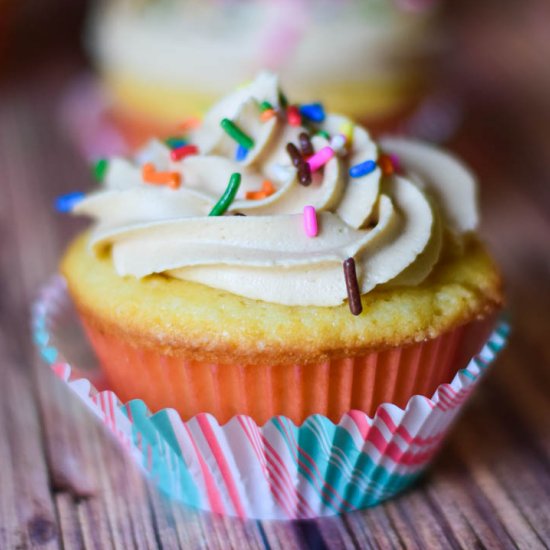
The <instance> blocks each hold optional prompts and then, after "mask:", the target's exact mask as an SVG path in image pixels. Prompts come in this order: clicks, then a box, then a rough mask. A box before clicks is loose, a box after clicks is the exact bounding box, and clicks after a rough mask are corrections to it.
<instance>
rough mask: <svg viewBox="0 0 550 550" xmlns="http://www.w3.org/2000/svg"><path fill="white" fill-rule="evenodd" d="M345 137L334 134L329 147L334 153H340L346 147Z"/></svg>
mask: <svg viewBox="0 0 550 550" xmlns="http://www.w3.org/2000/svg"><path fill="white" fill-rule="evenodd" d="M346 142H347V140H346V136H345V135H344V134H336V135H335V136H332V138H331V140H330V146H331V147H332V148H333V149H334V150H335V151H336V152H338V151H341V150H342V149H343V148H344V147H345V146H346Z"/></svg>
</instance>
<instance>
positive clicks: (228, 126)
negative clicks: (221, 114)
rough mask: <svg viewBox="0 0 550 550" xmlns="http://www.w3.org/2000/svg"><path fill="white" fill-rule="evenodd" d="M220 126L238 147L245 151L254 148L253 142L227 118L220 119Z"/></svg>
mask: <svg viewBox="0 0 550 550" xmlns="http://www.w3.org/2000/svg"><path fill="white" fill-rule="evenodd" d="M220 126H221V127H222V128H223V129H224V130H225V132H226V133H227V135H228V136H229V137H231V138H233V139H234V140H235V141H236V142H237V143H238V144H239V145H242V146H243V147H244V148H245V149H252V147H254V140H253V139H252V138H251V137H250V136H249V135H247V134H245V133H244V132H243V131H242V130H241V129H240V128H239V127H238V126H237V125H236V124H235V123H234V122H232V121H231V120H229V119H228V118H224V119H222V121H221V122H220Z"/></svg>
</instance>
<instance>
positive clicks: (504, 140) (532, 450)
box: [0, 42, 550, 549]
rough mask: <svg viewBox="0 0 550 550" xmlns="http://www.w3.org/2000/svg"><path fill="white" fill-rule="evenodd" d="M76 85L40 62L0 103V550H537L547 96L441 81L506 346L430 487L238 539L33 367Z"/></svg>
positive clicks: (58, 234) (70, 168) (504, 65)
mask: <svg viewBox="0 0 550 550" xmlns="http://www.w3.org/2000/svg"><path fill="white" fill-rule="evenodd" d="M469 43H470V44H471V42H469ZM474 53H475V52H474ZM534 57H535V59H534V60H532V59H531V61H532V62H533V63H535V64H536V63H537V62H539V61H537V60H538V57H537V56H536V55H535V56H534ZM472 59H473V57H472ZM463 61H464V60H463ZM516 61H517V60H516ZM483 63H487V65H486V66H484V65H483ZM520 65H521V64H520ZM521 66H522V65H521ZM78 67H79V66H78V64H77V63H75V62H74V60H72V59H71V58H70V57H68V56H62V57H58V58H55V59H53V60H52V59H50V60H47V61H46V62H44V63H43V64H41V65H38V66H35V68H34V69H33V70H32V71H30V72H28V73H27V74H26V75H25V76H24V77H19V78H16V79H14V80H12V81H10V82H8V83H5V84H4V85H3V87H2V88H1V89H0V191H1V193H0V274H1V279H0V280H1V286H0V322H1V332H0V357H1V362H0V549H12V548H27V547H37V548H52V549H53V548H83V547H84V548H101V549H103V548H122V549H130V548H157V547H163V548H170V549H171V548H180V547H181V548H237V549H245V548H284V549H289V548H371V547H372V548H374V547H380V548H393V547H396V548H397V547H406V548H483V547H486V548H508V547H510V548H511V547H520V548H543V547H545V546H549V545H550V460H549V458H550V334H549V328H550V325H549V320H550V313H549V312H550V133H549V131H548V128H550V109H549V108H548V107H549V105H548V102H547V101H546V99H545V95H547V93H548V90H550V87H548V88H547V89H546V94H544V93H543V92H542V91H541V90H540V86H539V85H540V78H538V79H535V80H534V81H533V84H532V85H531V86H530V85H527V84H526V85H525V86H523V85H519V84H518V82H516V81H515V80H514V79H513V78H509V80H508V82H509V83H512V84H513V85H510V86H509V87H508V88H506V89H505V90H503V88H502V83H503V82H506V75H508V77H510V75H509V74H508V71H509V63H508V60H506V59H501V58H500V57H499V56H498V55H495V56H493V57H487V58H486V59H485V60H481V62H480V64H479V65H478V66H477V72H476V70H474V69H472V66H471V64H468V63H466V62H465V63H463V64H462V68H460V67H461V65H460V63H458V64H457V67H458V69H457V71H456V72H455V73H454V77H453V76H452V75H451V78H456V79H457V82H460V86H459V87H460V88H461V89H462V92H463V97H464V101H465V102H466V103H465V106H466V111H467V113H468V116H467V120H466V122H465V126H464V129H463V131H462V132H461V135H460V136H459V137H458V138H457V140H456V143H455V144H454V146H455V148H457V149H458V150H460V151H461V152H462V153H463V154H464V155H465V156H466V157H467V158H468V159H469V160H470V162H471V163H472V164H473V165H474V167H475V168H476V170H477V171H478V173H479V174H480V175H481V183H482V185H481V187H482V193H481V194H482V201H483V219H484V224H483V232H484V234H485V236H486V238H487V240H488V242H489V243H490V246H491V248H492V250H493V252H494V254H495V255H496V257H497V258H498V259H499V261H500V263H501V265H502V266H503V269H504V271H505V274H506V278H507V283H508V297H509V309H510V312H511V318H512V324H513V329H514V330H513V335H512V337H511V342H510V345H509V348H508V350H507V351H506V352H505V353H504V354H503V356H502V357H501V359H500V360H499V361H498V363H497V365H496V366H495V368H494V370H493V371H492V373H491V374H490V375H489V376H488V377H487V378H486V379H485V380H484V382H483V384H482V387H481V389H480V391H479V392H478V393H477V394H476V396H475V397H474V398H473V399H472V401H471V403H470V404H469V405H468V407H467V409H466V411H465V413H464V415H463V416H462V418H461V420H460V421H459V422H458V424H457V425H456V428H455V429H454V431H453V433H452V435H451V437H450V438H449V440H448V442H447V444H446V445H445V447H444V449H443V451H442V452H441V454H440V455H439V457H438V459H437V461H436V464H435V465H434V467H433V468H432V469H431V471H430V474H429V475H428V476H427V477H426V478H425V479H424V480H423V481H422V482H421V483H420V484H418V485H417V486H416V487H415V488H413V489H412V490H410V491H408V492H407V493H406V494H404V495H403V496H401V497H400V498H397V499H395V500H393V501H391V502H388V503H386V504H383V505H381V506H378V507H376V508H373V509H369V510H366V511H362V512H357V513H353V514H349V515H347V516H343V517H336V518H328V519H322V520H318V521H300V522H293V523H292V522H289V523H281V522H254V521H251V522H246V523H243V522H240V521H238V520H234V519H226V518H221V517H214V516H210V515H204V514H200V513H197V512H193V511H190V510H186V509H184V508H182V507H180V506H179V505H177V504H174V503H171V502H168V501H166V500H165V499H164V498H162V497H161V496H159V494H158V492H157V491H156V489H155V488H153V487H151V486H150V485H149V484H148V483H147V481H146V480H145V479H143V477H142V476H141V474H140V473H139V472H138V471H137V469H136V468H135V467H134V466H133V465H132V464H131V463H130V462H129V461H128V459H127V458H126V457H125V456H124V455H123V454H122V453H121V451H120V449H119V448H118V446H117V445H116V444H115V443H114V441H112V440H111V438H110V437H109V436H108V434H107V433H106V432H105V430H104V429H103V428H102V427H101V426H100V425H99V424H98V423H97V422H96V421H95V420H94V419H93V418H91V416H90V414H89V413H88V412H87V411H86V410H84V409H83V407H82V406H81V404H80V403H79V402H77V400H76V398H75V397H73V396H72V395H71V394H70V393H69V391H68V390H67V389H66V388H65V387H64V386H63V385H62V383H61V382H59V381H58V380H56V379H55V378H54V376H53V375H52V374H51V373H50V372H49V371H48V369H47V368H46V367H45V366H44V365H43V364H42V363H41V362H40V361H39V360H37V359H36V357H35V352H34V350H33V346H32V344H31V341H30V335H29V330H28V326H29V304H30V302H31V301H32V299H33V297H34V296H35V293H36V291H37V289H38V287H39V285H40V284H41V283H44V282H45V281H46V279H47V278H48V276H49V275H50V274H51V273H53V272H54V271H55V270H56V263H57V260H58V258H59V256H60V254H61V252H62V250H63V247H64V245H65V243H66V242H67V240H68V238H69V237H70V236H71V235H73V234H74V233H75V232H76V231H77V230H79V229H80V228H81V223H80V222H79V221H74V220H70V219H67V218H65V217H62V216H60V215H58V214H56V213H55V212H54V210H53V208H52V201H53V199H54V198H55V197H56V196H57V195H59V194H61V193H63V192H68V191H70V190H73V189H75V188H80V187H82V186H83V184H84V183H86V184H89V185H91V178H90V175H89V171H88V168H87V167H86V166H85V164H84V162H83V160H81V159H80V157H79V156H78V154H77V152H76V150H75V149H74V148H73V147H72V145H71V143H70V142H69V140H68V139H67V137H66V136H65V134H64V133H63V131H62V129H61V128H60V127H59V124H58V121H59V118H58V102H59V94H60V93H61V92H62V91H63V89H64V87H65V86H66V84H67V82H68V81H69V80H70V78H71V77H72V76H73V75H74V74H75V72H76V71H77V70H78ZM485 69H487V70H489V74H491V75H496V76H497V77H498V78H493V79H491V78H488V77H487V73H486V72H484V71H485ZM491 71H492V72H491ZM460 75H462V76H464V75H466V76H468V77H469V78H470V80H469V81H468V82H470V85H469V86H465V85H464V80H463V79H462V78H461V77H460ZM476 75H477V78H476ZM538 76H539V77H540V75H538ZM543 80H544V79H543ZM505 92H506V93H505Z"/></svg>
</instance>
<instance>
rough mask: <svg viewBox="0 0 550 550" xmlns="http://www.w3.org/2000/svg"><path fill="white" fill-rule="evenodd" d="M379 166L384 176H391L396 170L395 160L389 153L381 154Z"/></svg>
mask: <svg viewBox="0 0 550 550" xmlns="http://www.w3.org/2000/svg"><path fill="white" fill-rule="evenodd" d="M378 166H380V169H381V170H382V174H384V176H391V175H392V174H393V173H394V172H395V168H394V166H393V162H392V160H391V158H390V157H389V156H388V155H380V156H379V157H378Z"/></svg>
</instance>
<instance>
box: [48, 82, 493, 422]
mask: <svg viewBox="0 0 550 550" xmlns="http://www.w3.org/2000/svg"><path fill="white" fill-rule="evenodd" d="M101 172H102V173H101V174H100V175H101V179H102V183H101V187H100V188H99V189H98V190H96V191H94V192H93V193H90V194H88V195H86V196H83V195H82V194H72V195H70V196H67V197H62V198H61V199H60V203H59V204H60V205H62V206H63V208H64V209H66V210H72V212H73V213H74V214H78V215H86V216H89V217H91V218H92V219H93V220H94V222H95V223H94V225H93V227H92V228H91V229H90V230H89V231H87V232H86V233H84V234H83V235H81V236H79V237H78V238H77V239H76V240H75V241H74V242H73V243H72V244H71V245H70V247H69V249H68V250H67V252H66V254H65V256H64V258H63V261H62V265H61V271H62V273H63V275H64V277H65V279H66V281H67V285H68V289H69V292H70V294H71V296H72V299H73V301H74V303H75V305H76V308H77V310H78V312H79V315H80V318H81V320H82V323H83V326H84V328H85V331H86V334H87V336H88V338H89V341H90V343H91V345H92V347H93V349H94V350H95V353H96V354H97V357H98V359H99V361H100V363H101V366H102V370H103V372H104V374H105V376H106V377H107V380H108V383H109V386H110V388H111V389H113V390H114V391H115V393H116V394H117V395H118V396H119V398H120V399H121V400H122V401H128V400H131V399H141V400H143V401H144V402H145V404H146V405H147V406H148V407H149V408H150V409H151V410H152V411H153V412H154V411H159V410H161V409H166V408H171V409H175V410H176V411H177V412H178V413H179V415H180V417H181V419H182V420H183V421H187V420H189V419H191V418H193V417H194V416H195V415H197V414H199V413H210V414H211V415H213V417H214V418H215V419H216V420H217V422H219V423H220V424H223V423H226V422H228V421H229V420H230V419H231V418H233V417H234V416H235V415H247V416H248V417H250V418H251V419H252V420H253V421H254V422H256V423H257V424H258V425H262V424H264V423H265V422H267V421H269V420H270V419H271V418H272V417H274V416H277V415H282V416H284V417H286V418H288V419H290V420H291V421H292V422H293V423H294V424H296V425H301V424H302V423H304V422H305V421H306V419H307V418H308V417H310V416H311V415H323V416H324V417H326V418H327V419H329V420H330V421H332V422H335V423H338V422H339V421H340V419H341V418H342V417H343V415H345V414H346V413H349V412H350V411H361V412H362V413H364V414H366V415H370V416H373V415H374V414H375V413H376V411H377V410H379V408H380V407H381V406H382V405H383V404H388V403H391V404H392V405H394V406H396V407H400V408H404V407H406V406H407V404H408V403H409V402H410V400H411V399H412V398H413V396H424V397H426V398H430V397H432V396H433V395H434V392H436V390H437V389H438V387H440V385H441V384H448V383H450V382H451V381H452V380H453V379H454V378H455V377H456V376H457V373H459V372H460V371H461V369H464V368H465V367H466V366H467V365H468V363H469V361H470V359H471V358H472V357H473V356H474V355H475V354H476V353H477V352H478V351H479V349H480V348H481V346H482V345H483V343H484V342H485V341H486V340H487V337H488V335H489V333H490V332H491V330H492V328H493V326H494V324H495V317H496V314H497V313H498V311H499V309H500V307H501V305H502V301H503V297H502V290H501V278H500V275H499V272H498V269H497V268H496V267H495V265H494V263H493V262H492V260H491V258H490V257H489V255H488V254H487V252H486V251H485V249H484V247H483V245H482V244H481V242H480V240H479V239H478V237H477V236H476V234H475V229H476V226H477V223H478V210H477V199H476V184H475V181H474V178H473V177H472V175H471V173H470V172H469V171H468V169H467V168H466V167H465V166H464V165H463V164H462V163H461V162H460V161H458V160H457V159H455V158H454V157H453V156H451V155H450V154H448V153H446V152H444V151H442V150H439V149H437V148H434V147H433V146H430V145H428V144H424V143H420V142H416V141H410V140H406V139H401V138H400V139H397V138H392V139H384V140H382V141H380V142H375V141H373V139H372V138H371V137H370V136H369V133H368V132H367V130H366V129H364V128H363V127H362V126H360V125H357V124H355V123H354V122H353V121H352V120H351V119H350V118H347V117H346V116H344V115H335V114H328V113H326V112H325V109H324V107H323V105H322V104H320V103H302V104H298V103H295V102H294V101H289V100H288V99H287V98H286V96H285V95H284V94H283V93H282V92H281V90H280V87H279V82H278V79H277V77H276V76H275V75H273V74H271V73H261V74H260V75H259V76H258V77H257V78H256V79H255V80H254V81H253V82H252V83H250V84H249V85H247V86H244V87H241V88H239V89H238V90H237V91H235V92H234V93H232V94H230V95H229V96H227V97H226V98H224V99H222V100H221V101H220V102H219V103H217V104H216V105H215V106H214V107H212V108H211V109H210V110H209V111H208V113H207V114H206V115H205V117H204V119H203V120H202V122H201V124H200V126H198V127H197V128H195V129H193V130H192V131H190V132H189V133H188V134H187V135H182V136H175V137H173V138H171V139H170V140H168V142H162V141H158V140H153V141H151V142H150V143H148V144H147V145H146V146H145V147H144V148H142V149H141V150H139V151H138V152H137V153H136V154H135V156H133V157H132V158H112V159H110V160H109V161H108V162H105V163H103V164H102V166H101Z"/></svg>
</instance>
